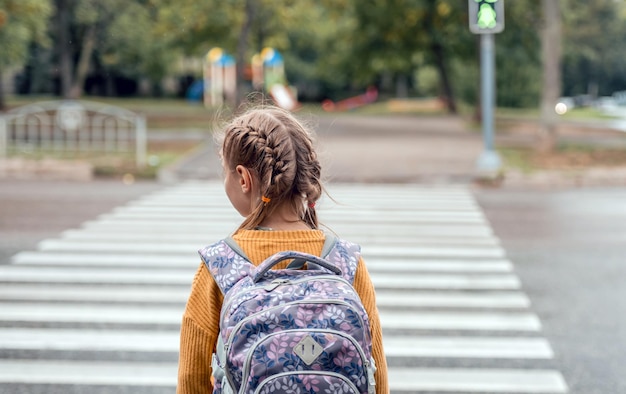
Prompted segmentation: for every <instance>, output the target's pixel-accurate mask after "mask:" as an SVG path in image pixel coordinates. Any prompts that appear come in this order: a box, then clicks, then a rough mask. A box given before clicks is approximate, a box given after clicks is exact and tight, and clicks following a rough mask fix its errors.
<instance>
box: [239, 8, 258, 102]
mask: <svg viewBox="0 0 626 394" xmlns="http://www.w3.org/2000/svg"><path fill="white" fill-rule="evenodd" d="M254 17H255V9H254V0H246V15H245V18H244V21H243V25H242V26H241V33H240V34H239V41H238V42H237V68H236V72H235V73H236V78H237V84H236V89H235V92H236V97H235V103H234V104H235V105H236V106H239V105H240V104H241V103H243V101H244V97H245V95H246V93H245V90H244V89H245V87H244V83H243V80H244V72H245V66H246V53H247V52H248V36H249V35H250V28H251V27H252V21H254Z"/></svg>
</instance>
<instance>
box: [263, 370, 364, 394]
mask: <svg viewBox="0 0 626 394" xmlns="http://www.w3.org/2000/svg"><path fill="white" fill-rule="evenodd" d="M300 374H302V375H330V376H334V377H335V378H338V379H339V380H341V381H343V382H345V383H346V384H347V385H348V387H350V389H351V390H352V391H353V392H354V393H358V392H359V389H358V388H357V387H356V386H355V385H354V383H352V382H351V381H350V380H348V379H347V378H346V377H345V376H343V375H341V374H338V373H336V372H322V371H289V372H283V373H279V374H276V375H274V377H275V378H280V377H283V376H289V375H300ZM263 386H264V383H261V385H259V387H258V388H257V389H256V390H254V394H259V393H260V392H261V389H262V388H263Z"/></svg>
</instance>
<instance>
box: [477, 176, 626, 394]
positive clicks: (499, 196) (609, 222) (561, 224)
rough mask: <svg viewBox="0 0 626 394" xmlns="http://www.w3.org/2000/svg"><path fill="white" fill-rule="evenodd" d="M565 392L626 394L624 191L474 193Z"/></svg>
mask: <svg viewBox="0 0 626 394" xmlns="http://www.w3.org/2000/svg"><path fill="white" fill-rule="evenodd" d="M476 196H477V198H478V201H479V203H480V205H481V206H482V207H483V210H484V211H485V213H486V215H487V218H488V219H489V221H490V222H491V225H492V227H493V228H494V231H495V232H496V235H497V236H498V237H499V238H500V239H501V240H502V242H503V246H504V248H505V249H506V251H507V254H508V256H509V258H510V259H511V260H512V261H513V263H514V266H515V269H516V271H517V274H518V275H519V277H520V279H521V280H522V285H523V287H524V289H525V291H526V293H527V294H528V295H529V297H530V299H531V301H532V304H533V306H532V309H533V310H534V311H535V312H536V313H537V314H538V315H539V317H540V319H541V321H542V323H543V327H544V332H543V334H544V335H545V337H546V338H547V339H548V340H549V341H550V343H551V344H552V346H553V348H554V351H555V353H556V364H557V368H559V370H560V371H561V372H562V373H563V375H564V377H565V379H566V381H567V383H568V385H569V386H570V390H571V391H570V392H571V393H577V394H578V393H579V394H583V393H584V394H592V393H603V394H608V393H611V394H613V393H615V394H617V393H626V381H625V380H624V378H623V377H624V365H626V351H625V350H626V313H625V312H626V286H625V284H626V282H625V280H626V203H625V201H626V189H624V188H616V189H570V190H560V191H511V190H497V189H496V190H494V189H486V190H479V191H477V193H476Z"/></svg>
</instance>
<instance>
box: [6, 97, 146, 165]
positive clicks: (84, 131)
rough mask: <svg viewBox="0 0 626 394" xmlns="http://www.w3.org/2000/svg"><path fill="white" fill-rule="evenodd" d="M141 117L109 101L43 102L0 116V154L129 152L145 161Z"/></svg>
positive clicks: (139, 160)
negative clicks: (107, 103)
mask: <svg viewBox="0 0 626 394" xmlns="http://www.w3.org/2000/svg"><path fill="white" fill-rule="evenodd" d="M146 151H147V130H146V120H145V118H144V117H143V116H141V115H138V114H135V113H134V112H131V111H128V110H126V109H123V108H119V107H115V106H112V105H106V104H100V103H93V102H86V101H47V102H41V103H35V104H29V105H26V106H23V107H19V108H15V109H13V110H11V111H9V112H7V113H5V114H4V115H0V158H2V157H6V156H7V155H9V154H10V153H19V152H44V153H46V152H50V153H67V154H76V153H86V154H90V153H107V154H109V153H111V154H120V153H131V152H134V154H135V160H136V164H137V166H138V167H143V166H144V165H145V163H146Z"/></svg>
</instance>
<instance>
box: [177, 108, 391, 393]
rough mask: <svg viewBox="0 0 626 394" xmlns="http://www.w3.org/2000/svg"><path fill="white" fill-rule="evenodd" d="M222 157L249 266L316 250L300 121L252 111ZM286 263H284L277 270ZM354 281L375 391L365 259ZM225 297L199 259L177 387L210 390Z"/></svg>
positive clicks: (377, 342)
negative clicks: (285, 254)
mask: <svg viewBox="0 0 626 394" xmlns="http://www.w3.org/2000/svg"><path fill="white" fill-rule="evenodd" d="M221 157H222V165H223V167H224V173H225V179H224V187H225V190H226V194H227V195H228V198H229V200H230V202H231V204H232V205H233V207H234V208H235V209H236V210H237V211H238V212H239V213H240V214H241V215H242V216H243V217H244V218H245V220H244V221H243V223H242V224H241V225H240V226H239V229H237V231H236V232H235V233H234V234H233V236H232V237H233V238H234V240H235V241H237V243H238V244H239V246H240V247H241V248H242V249H243V251H244V252H245V253H246V255H247V256H248V257H249V258H250V260H251V261H252V263H253V264H255V265H258V264H260V263H261V262H262V261H263V260H265V259H266V258H267V257H269V256H271V255H273V254H274V253H277V252H280V251H284V250H298V251H301V252H305V253H309V254H314V255H317V256H319V255H320V254H321V252H322V247H323V244H324V239H325V236H324V232H323V231H321V230H320V229H319V225H318V221H317V214H316V211H315V202H316V201H317V200H318V199H319V198H320V196H321V194H322V191H323V189H322V185H321V183H320V164H319V161H318V160H317V155H316V153H315V151H314V149H313V145H312V141H311V137H310V134H309V132H308V131H307V130H306V129H305V128H304V127H303V125H301V124H300V123H299V122H298V121H297V120H296V119H295V118H294V117H293V116H292V115H291V114H290V113H288V112H286V111H283V110H281V109H278V108H261V109H254V110H250V111H249V112H247V113H245V114H244V115H241V116H239V117H237V118H235V119H234V120H233V121H232V122H231V123H230V124H229V125H228V126H227V127H226V129H225V131H224V135H223V141H222V144H221ZM286 265H287V263H286V262H285V263H281V264H279V265H278V266H277V267H276V268H278V269H280V268H285V267H286ZM353 286H354V288H355V290H356V291H357V292H358V294H359V296H360V297H361V300H362V303H363V305H364V306H365V309H366V311H367V313H368V317H369V321H370V329H371V334H372V352H373V356H374V360H375V362H376V366H377V372H376V375H375V377H376V392H377V393H388V392H389V389H388V382H387V363H386V360H385V355H384V351H383V344H382V330H381V326H380V319H379V316H378V309H377V308H376V299H375V293H374V286H373V285H372V281H371V279H370V276H369V273H368V271H367V268H366V266H365V263H364V262H363V261H362V260H360V261H359V265H358V268H357V271H356V275H355V279H354V283H353ZM222 301H223V296H222V294H221V291H220V289H219V287H218V286H217V284H216V283H215V281H214V280H213V278H212V276H211V274H210V273H209V271H208V269H207V268H206V266H205V264H203V263H201V264H200V267H199V268H198V271H197V273H196V276H195V278H194V281H193V285H192V290H191V294H190V296H189V299H188V301H187V307H186V310H185V313H184V315H183V321H182V328H181V338H180V359H179V371H178V388H177V392H178V393H210V392H212V389H213V387H212V383H211V357H212V353H213V351H214V350H215V347H216V342H217V337H218V333H219V318H220V310H221V307H222Z"/></svg>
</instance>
